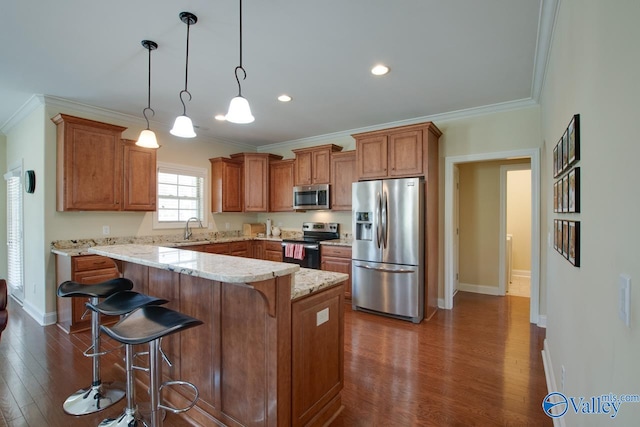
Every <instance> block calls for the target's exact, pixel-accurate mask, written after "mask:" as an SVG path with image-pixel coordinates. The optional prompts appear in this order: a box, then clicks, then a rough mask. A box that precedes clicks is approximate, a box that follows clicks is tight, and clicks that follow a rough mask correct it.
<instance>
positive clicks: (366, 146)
mask: <svg viewBox="0 0 640 427" xmlns="http://www.w3.org/2000/svg"><path fill="white" fill-rule="evenodd" d="M356 153H357V154H356V161H357V168H358V178H359V179H368V178H380V177H386V176H387V135H373V136H363V137H360V138H358V137H356Z"/></svg>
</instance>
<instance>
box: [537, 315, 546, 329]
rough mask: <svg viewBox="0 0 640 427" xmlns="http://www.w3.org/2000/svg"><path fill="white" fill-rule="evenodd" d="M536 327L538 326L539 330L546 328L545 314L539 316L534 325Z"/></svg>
mask: <svg viewBox="0 0 640 427" xmlns="http://www.w3.org/2000/svg"><path fill="white" fill-rule="evenodd" d="M536 325H538V327H540V328H546V327H547V315H546V314H541V315H540V316H538V323H536Z"/></svg>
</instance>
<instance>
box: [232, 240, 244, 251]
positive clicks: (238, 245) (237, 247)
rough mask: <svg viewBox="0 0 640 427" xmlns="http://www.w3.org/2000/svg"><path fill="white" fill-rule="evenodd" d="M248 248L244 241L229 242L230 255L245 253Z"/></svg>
mask: <svg viewBox="0 0 640 427" xmlns="http://www.w3.org/2000/svg"><path fill="white" fill-rule="evenodd" d="M248 247H249V245H248V242H247V241H246V240H243V241H241V242H229V252H231V253H233V252H242V251H247V249H248Z"/></svg>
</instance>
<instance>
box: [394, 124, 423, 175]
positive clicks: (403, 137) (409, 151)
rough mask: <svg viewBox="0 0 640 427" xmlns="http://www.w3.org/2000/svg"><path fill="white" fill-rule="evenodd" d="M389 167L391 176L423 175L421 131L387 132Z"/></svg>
mask: <svg viewBox="0 0 640 427" xmlns="http://www.w3.org/2000/svg"><path fill="white" fill-rule="evenodd" d="M388 149H389V169H388V173H389V176H391V177H396V176H407V175H414V176H415V175H423V174H424V170H423V169H422V131H421V130H412V131H407V132H393V133H390V134H389V147H388Z"/></svg>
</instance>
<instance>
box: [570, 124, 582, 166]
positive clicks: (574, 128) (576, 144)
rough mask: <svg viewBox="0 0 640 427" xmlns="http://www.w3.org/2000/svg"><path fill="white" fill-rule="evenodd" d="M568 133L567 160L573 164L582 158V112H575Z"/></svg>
mask: <svg viewBox="0 0 640 427" xmlns="http://www.w3.org/2000/svg"><path fill="white" fill-rule="evenodd" d="M567 133H568V144H567V149H568V154H567V162H568V165H569V166H571V165H573V164H575V163H576V162H578V161H579V160H580V114H574V116H573V118H572V119H571V122H569V126H568V127H567Z"/></svg>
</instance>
